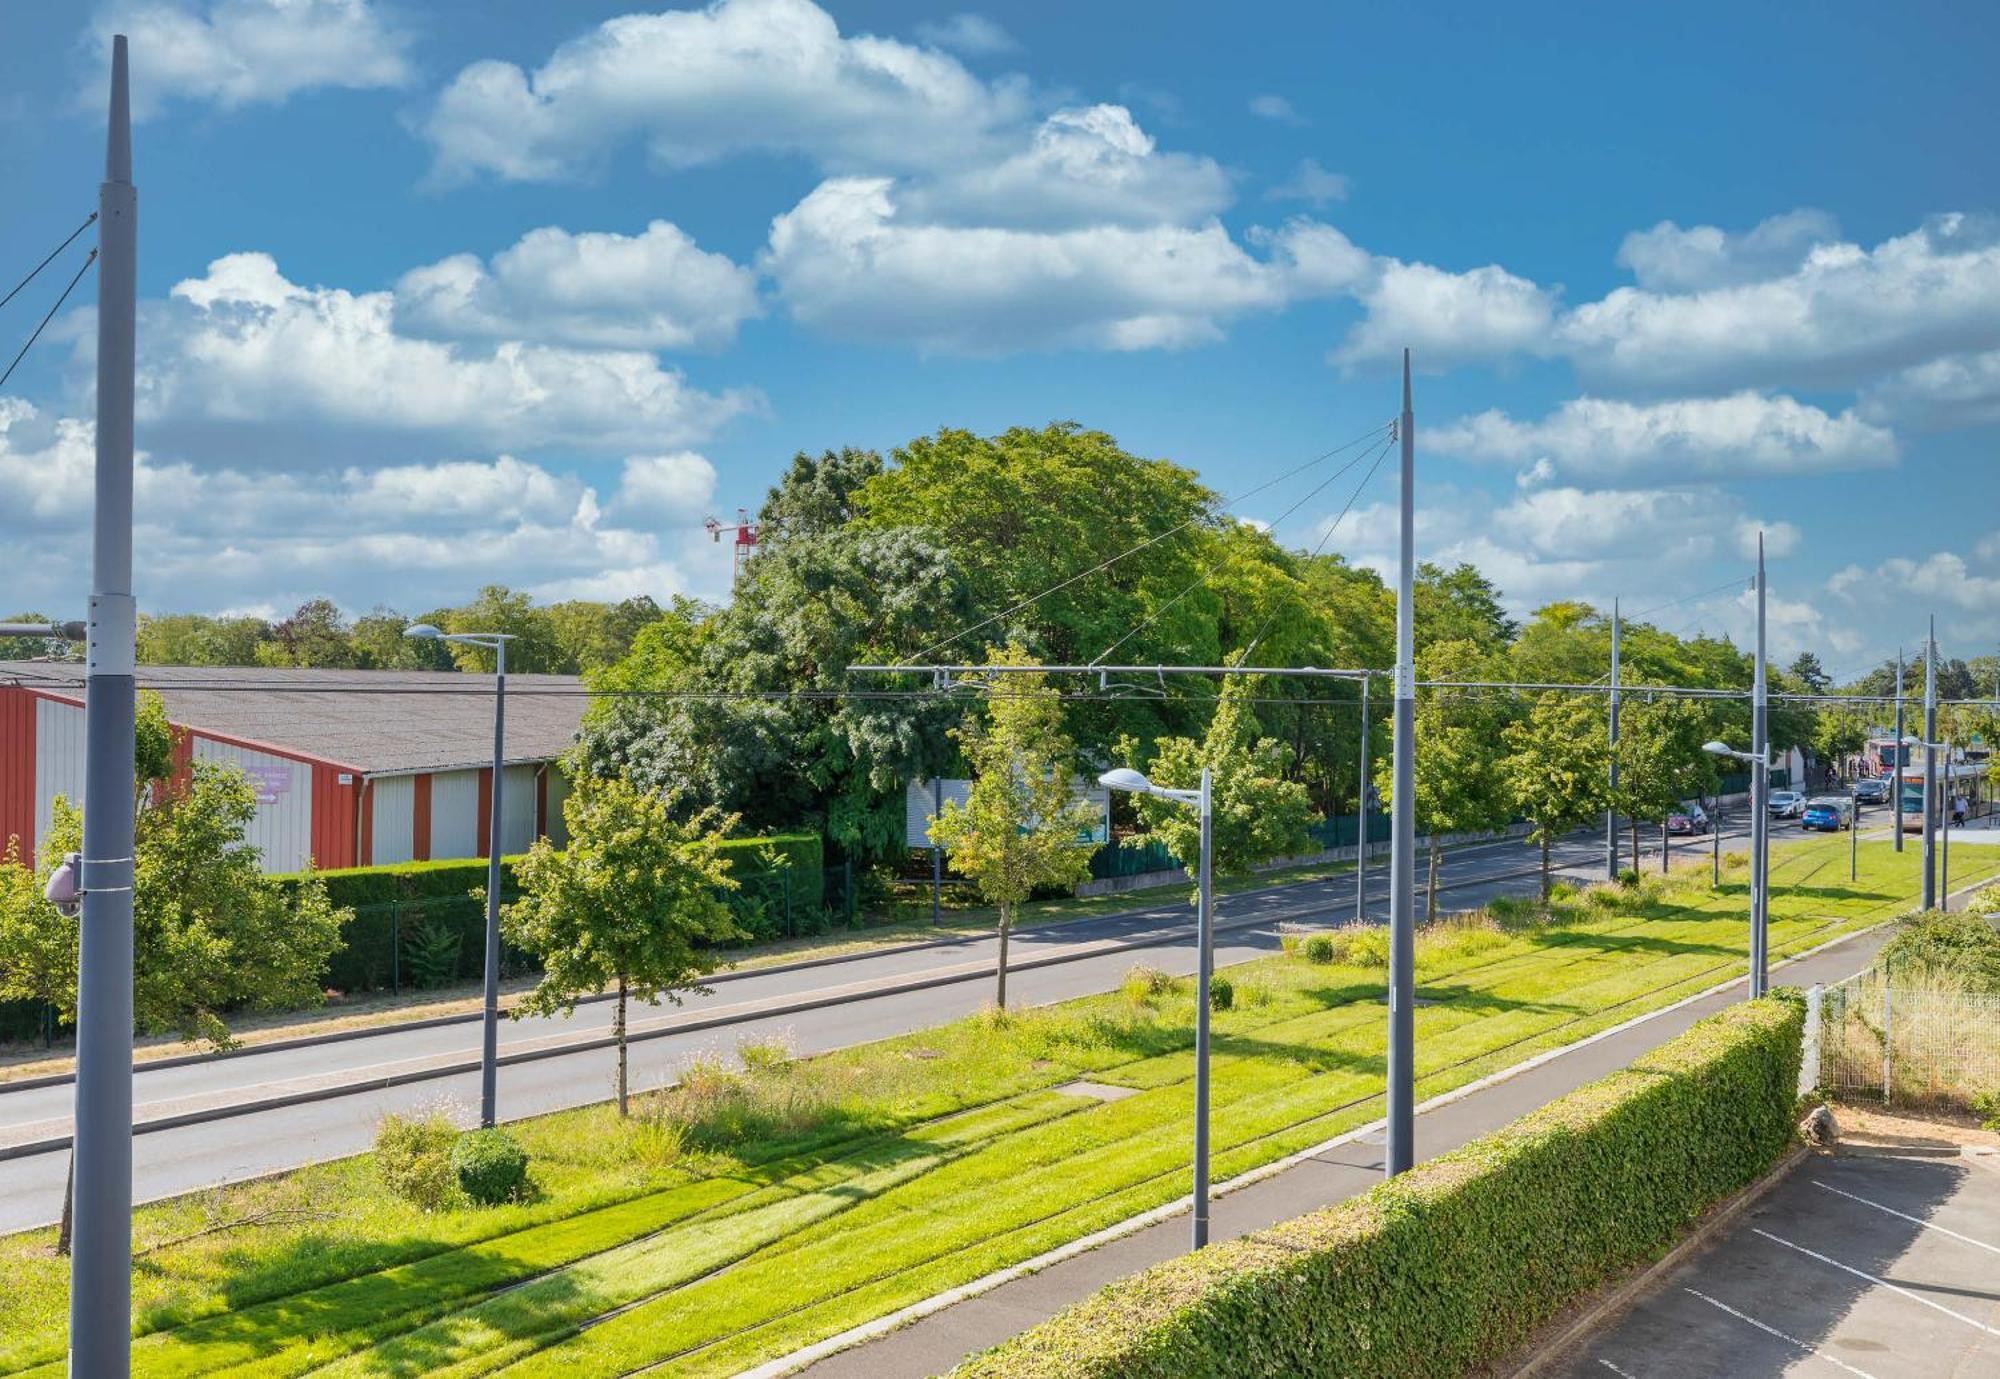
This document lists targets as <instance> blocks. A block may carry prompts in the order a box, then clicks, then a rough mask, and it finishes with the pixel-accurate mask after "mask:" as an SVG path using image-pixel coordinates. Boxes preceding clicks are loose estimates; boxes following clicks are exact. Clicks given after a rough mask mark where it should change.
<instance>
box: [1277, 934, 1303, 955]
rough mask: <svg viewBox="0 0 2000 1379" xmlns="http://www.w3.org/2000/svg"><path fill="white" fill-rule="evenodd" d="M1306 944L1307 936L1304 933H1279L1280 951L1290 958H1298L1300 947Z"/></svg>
mask: <svg viewBox="0 0 2000 1379" xmlns="http://www.w3.org/2000/svg"><path fill="white" fill-rule="evenodd" d="M1304 944H1305V936H1304V935H1302V934H1279V935H1278V951H1279V952H1281V953H1283V954H1284V955H1285V956H1286V957H1288V958H1296V957H1297V956H1298V955H1299V949H1300V948H1301V947H1302V946H1303V945H1304Z"/></svg>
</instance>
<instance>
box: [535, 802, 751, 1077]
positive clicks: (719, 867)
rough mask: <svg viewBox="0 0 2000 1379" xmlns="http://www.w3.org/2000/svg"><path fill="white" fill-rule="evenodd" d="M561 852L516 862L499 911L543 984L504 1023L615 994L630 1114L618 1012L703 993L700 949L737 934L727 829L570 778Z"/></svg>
mask: <svg viewBox="0 0 2000 1379" xmlns="http://www.w3.org/2000/svg"><path fill="white" fill-rule="evenodd" d="M563 820H564V822H565V823H566V824H567V825H568V828H569V845H568V846H567V847H566V848H563V849H561V850H560V851H559V850H557V849H556V848H555V847H553V846H551V845H550V843H549V840H548V839H546V838H542V839H538V840H537V841H536V843H535V845H534V846H533V847H532V848H530V849H529V850H528V853H527V855H526V856H524V857H522V858H521V859H520V860H519V861H518V862H516V863H515V864H514V878H515V881H516V883H517V884H518V885H519V886H520V891H521V894H520V898H519V899H518V900H516V901H514V902H513V903H512V904H510V905H508V906H507V907H506V908H505V909H504V910H502V911H501V915H500V921H501V925H502V927H503V928H504V930H505V932H506V934H507V937H508V939H509V941H511V942H512V943H514V944H516V945H517V946H519V947H521V948H525V949H527V950H528V951H529V952H531V953H534V954H535V955H537V956H538V957H539V958H540V959H541V960H542V979H541V981H540V982H539V983H538V984H537V985H536V986H535V989H534V990H532V991H530V992H529V993H528V994H527V995H526V996H525V997H523V998H522V999H521V1000H520V1002H519V1003H518V1004H516V1005H515V1007H514V1009H513V1012H512V1014H513V1015H514V1016H515V1018H519V1017H520V1016H522V1015H524V1014H535V1015H550V1014H556V1013H561V1014H564V1015H567V1014H569V1013H570V1012H571V1011H572V1010H574V1009H575V1008H576V1003H577V1000H578V999H579V998H581V997H584V996H590V995H594V994H596V993H597V992H599V991H602V990H603V989H604V988H605V987H607V986H609V987H613V988H615V990H616V992H617V1005H616V1006H615V1007H614V1008H613V1011H612V1023H611V1033H612V1037H613V1038H614V1039H615V1040H616V1041H617V1043H618V1114H619V1115H621V1116H623V1115H626V1114H627V1113H628V1111H629V1100H628V1095H627V1092H628V1087H629V1085H630V1077H629V1071H628V1066H629V1065H628V1062H627V1058H626V1042H625V1034H626V1018H625V1017H626V1006H627V1002H628V1001H630V1000H632V999H635V998H636V999H638V1000H641V1001H644V1002H645V1003H646V1004H647V1005H657V1004H659V1002H660V999H661V998H662V997H665V998H666V999H667V1000H669V1001H672V1002H673V1003H674V1004H676V1005H678V1004H680V1000H681V997H682V995H683V994H685V993H687V992H690V991H692V992H696V993H697V994H699V993H702V992H703V988H702V987H701V986H700V985H699V982H700V978H701V976H702V973H703V972H704V971H705V970H706V966H707V961H706V960H707V957H708V954H707V952H706V951H705V950H706V949H707V948H709V947H712V946H713V945H715V944H718V943H722V942H725V941H727V940H729V939H732V938H740V937H741V936H742V935H741V934H740V932H739V931H738V930H737V928H736V925H735V923H734V921H733V920H732V918H731V916H730V912H729V905H728V902H727V901H725V900H724V899H723V893H724V892H725V891H732V890H735V889H736V882H735V880H734V879H733V878H731V876H730V875H729V863H728V862H727V861H726V860H725V859H724V857H723V855H722V848H721V844H722V840H723V836H724V834H725V832H726V831H727V830H728V828H729V826H730V824H731V823H732V822H733V820H730V819H728V818H725V817H724V816H722V815H718V814H716V813H714V812H712V811H705V812H703V813H701V814H698V815H696V816H695V817H693V818H691V819H677V818H675V817H674V813H673V811H672V809H671V808H669V806H668V804H667V802H666V801H664V800H662V799H660V798H659V797H658V796H656V795H652V794H648V793H647V792H646V791H644V790H641V789H640V788H639V787H637V786H635V785H633V784H632V783H631V782H630V781H628V780H626V779H625V778H623V777H621V776H610V777H594V776H589V775H579V776H578V777H577V778H576V783H575V788H574V789H573V790H572V791H571V793H570V796H569V798H568V799H567V800H565V801H564V802H563Z"/></svg>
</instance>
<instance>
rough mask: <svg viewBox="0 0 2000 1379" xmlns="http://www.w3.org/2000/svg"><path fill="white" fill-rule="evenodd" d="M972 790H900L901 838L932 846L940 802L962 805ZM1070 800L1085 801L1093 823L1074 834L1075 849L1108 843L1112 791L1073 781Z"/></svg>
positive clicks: (965, 784) (957, 784)
mask: <svg viewBox="0 0 2000 1379" xmlns="http://www.w3.org/2000/svg"><path fill="white" fill-rule="evenodd" d="M971 791H972V782H971V781H969V780H941V781H938V782H936V783H935V784H933V782H931V781H927V780H913V781H911V782H910V783H909V784H908V785H907V786H905V787H904V788H903V836H904V841H905V842H906V844H907V845H908V846H910V847H913V848H927V847H929V846H930V845H931V833H930V829H931V819H932V817H933V816H935V815H936V813H937V811H938V808H939V804H940V802H941V801H942V800H955V801H957V802H958V803H959V804H960V805H963V804H964V803H965V800H966V796H967V795H968V794H970V793H971ZM1069 793H1070V797H1071V798H1072V799H1078V800H1088V801H1089V802H1090V806H1091V812H1092V813H1093V815H1094V816H1095V819H1096V822H1095V823H1093V824H1092V825H1091V826H1090V827H1089V828H1087V829H1079V830H1078V831H1077V835H1076V841H1077V844H1078V846H1084V845H1090V846H1097V845H1100V844H1103V843H1108V842H1110V841H1111V792H1110V791H1109V790H1106V789H1105V788H1104V787H1103V786H1101V785H1099V784H1098V783H1097V782H1095V781H1090V782H1088V783H1086V782H1083V781H1076V782H1073V783H1072V784H1071V785H1070V788H1069Z"/></svg>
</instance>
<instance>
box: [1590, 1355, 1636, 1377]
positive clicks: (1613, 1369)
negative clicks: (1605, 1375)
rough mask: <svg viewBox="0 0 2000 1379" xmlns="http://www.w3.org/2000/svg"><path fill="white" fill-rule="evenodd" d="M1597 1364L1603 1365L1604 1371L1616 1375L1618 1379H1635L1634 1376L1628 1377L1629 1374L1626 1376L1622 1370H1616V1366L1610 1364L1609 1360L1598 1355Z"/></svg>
mask: <svg viewBox="0 0 2000 1379" xmlns="http://www.w3.org/2000/svg"><path fill="white" fill-rule="evenodd" d="M1597 1363H1598V1364H1600V1365H1603V1366H1604V1367H1605V1368H1606V1369H1608V1370H1610V1371H1611V1372H1612V1373H1613V1374H1615V1375H1617V1376H1618V1379H1635V1376H1633V1375H1630V1374H1627V1373H1626V1372H1625V1371H1624V1370H1622V1369H1620V1368H1618V1366H1616V1365H1614V1364H1612V1363H1611V1362H1610V1361H1609V1360H1607V1359H1605V1358H1604V1357H1603V1356H1602V1355H1600V1356H1598V1357H1597Z"/></svg>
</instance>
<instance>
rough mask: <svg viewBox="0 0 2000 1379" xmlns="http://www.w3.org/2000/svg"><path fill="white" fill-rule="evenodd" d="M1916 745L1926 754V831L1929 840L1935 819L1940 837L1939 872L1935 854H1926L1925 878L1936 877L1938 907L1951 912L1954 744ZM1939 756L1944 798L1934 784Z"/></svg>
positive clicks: (1925, 743) (1922, 743)
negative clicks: (1941, 756)
mask: <svg viewBox="0 0 2000 1379" xmlns="http://www.w3.org/2000/svg"><path fill="white" fill-rule="evenodd" d="M1915 745H1916V746H1918V747H1921V748H1923V750H1924V831H1925V834H1926V836H1928V835H1929V833H1930V829H1931V823H1932V820H1933V819H1935V820H1936V821H1937V823H1938V825H1939V834H1940V838H1939V851H1938V858H1937V870H1936V872H1932V870H1931V865H1932V864H1931V854H1930V852H1929V851H1928V850H1926V851H1925V853H1924V874H1925V879H1926V880H1929V879H1930V877H1931V876H1932V875H1935V876H1936V877H1937V881H1938V885H1937V892H1936V896H1937V903H1938V904H1939V905H1941V906H1942V907H1944V908H1945V909H1947V910H1948V909H1950V908H1951V802H1952V799H1953V795H1952V790H1953V788H1954V787H1953V786H1952V783H1951V742H1950V740H1949V739H1946V740H1945V741H1942V742H1919V743H1917V744H1915ZM1939 752H1943V753H1944V794H1943V795H1942V796H1939V795H1937V794H1936V791H1935V790H1934V788H1933V783H1934V782H1935V781H1936V780H1937V767H1936V760H1937V758H1936V754H1937V753H1939Z"/></svg>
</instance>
